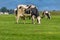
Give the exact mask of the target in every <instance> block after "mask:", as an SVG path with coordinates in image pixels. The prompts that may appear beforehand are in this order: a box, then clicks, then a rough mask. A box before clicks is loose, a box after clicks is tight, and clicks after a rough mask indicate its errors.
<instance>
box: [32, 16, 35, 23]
mask: <svg viewBox="0 0 60 40" xmlns="http://www.w3.org/2000/svg"><path fill="white" fill-rule="evenodd" d="M34 21H35V16H34V15H33V16H32V23H33V24H35V23H34Z"/></svg>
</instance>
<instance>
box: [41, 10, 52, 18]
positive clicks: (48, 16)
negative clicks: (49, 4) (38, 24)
mask: <svg viewBox="0 0 60 40" xmlns="http://www.w3.org/2000/svg"><path fill="white" fill-rule="evenodd" d="M44 17H47V18H48V19H50V18H51V17H50V12H49V11H47V10H45V11H43V13H42V17H41V18H44Z"/></svg>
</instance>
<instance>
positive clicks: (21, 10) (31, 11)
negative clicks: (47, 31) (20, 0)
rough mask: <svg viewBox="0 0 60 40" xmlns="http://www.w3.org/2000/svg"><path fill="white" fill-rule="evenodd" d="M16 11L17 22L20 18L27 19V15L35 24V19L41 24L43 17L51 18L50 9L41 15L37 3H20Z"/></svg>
mask: <svg viewBox="0 0 60 40" xmlns="http://www.w3.org/2000/svg"><path fill="white" fill-rule="evenodd" d="M14 12H15V16H16V23H18V21H19V18H22V19H23V20H25V19H26V17H29V18H31V19H32V23H33V24H35V19H36V20H37V23H38V24H41V18H43V17H45V16H47V17H48V18H49V19H50V13H49V12H48V11H44V12H43V13H42V17H41V16H40V14H39V11H38V9H37V7H36V6H35V5H18V6H17V8H16V9H15V10H14ZM24 23H25V22H24Z"/></svg>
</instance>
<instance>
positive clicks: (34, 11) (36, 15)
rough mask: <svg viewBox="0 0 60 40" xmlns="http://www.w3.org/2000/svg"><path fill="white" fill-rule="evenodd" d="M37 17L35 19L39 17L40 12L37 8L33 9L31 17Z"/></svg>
mask: <svg viewBox="0 0 60 40" xmlns="http://www.w3.org/2000/svg"><path fill="white" fill-rule="evenodd" d="M33 15H34V16H35V17H38V16H39V12H38V10H37V8H36V7H35V8H31V16H33Z"/></svg>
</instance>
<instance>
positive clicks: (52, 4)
mask: <svg viewBox="0 0 60 40" xmlns="http://www.w3.org/2000/svg"><path fill="white" fill-rule="evenodd" d="M19 4H33V5H35V6H37V8H38V9H39V10H60V0H0V8H1V7H7V8H8V9H14V8H16V6H17V5H19Z"/></svg>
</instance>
